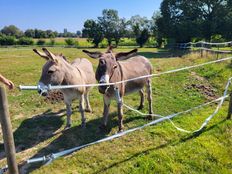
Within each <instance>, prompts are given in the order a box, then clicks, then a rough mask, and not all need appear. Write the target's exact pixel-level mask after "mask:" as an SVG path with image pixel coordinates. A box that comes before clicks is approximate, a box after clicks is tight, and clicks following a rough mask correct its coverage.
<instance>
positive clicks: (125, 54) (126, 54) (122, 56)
mask: <svg viewBox="0 0 232 174" xmlns="http://www.w3.org/2000/svg"><path fill="white" fill-rule="evenodd" d="M137 51H138V49H137V48H136V49H134V50H132V51H129V52H121V53H117V54H115V58H116V60H126V59H128V58H130V57H132V56H135V55H136V54H137Z"/></svg>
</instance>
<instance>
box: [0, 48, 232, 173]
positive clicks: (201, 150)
mask: <svg viewBox="0 0 232 174" xmlns="http://www.w3.org/2000/svg"><path fill="white" fill-rule="evenodd" d="M49 49H50V50H51V51H52V52H54V53H61V52H62V53H63V54H64V55H65V56H67V58H68V59H69V60H73V59H74V58H76V57H87V56H86V55H85V54H84V53H82V51H81V50H80V49H74V48H49ZM94 50H95V49H94ZM97 50H98V51H104V50H105V49H97ZM128 50H129V49H117V50H116V51H117V52H119V51H128ZM157 51H158V52H157ZM139 54H141V55H144V56H146V57H147V58H149V60H150V61H151V62H152V64H153V67H154V73H156V72H162V71H166V70H170V69H175V68H180V67H184V66H189V65H193V64H198V63H203V62H207V61H210V60H214V59H216V55H211V54H206V53H204V56H203V58H201V57H200V55H199V54H187V53H186V52H168V51H167V50H157V49H154V48H143V49H139ZM89 60H90V61H91V62H92V63H93V65H94V69H96V66H97V63H98V62H97V60H94V59H90V58H89ZM44 63H45V61H44V60H43V59H41V58H40V57H38V56H37V55H35V54H34V53H33V51H32V50H31V49H29V50H28V49H13V48H12V49H4V48H2V49H0V64H1V69H0V73H1V74H4V75H5V76H6V77H8V78H9V79H11V80H12V81H13V82H14V83H15V85H16V86H18V85H20V84H21V85H35V84H36V83H37V82H38V79H39V77H40V73H41V68H42V65H43V64H44ZM231 75H232V73H231V62H230V61H225V62H223V63H217V64H213V65H208V66H205V67H201V68H197V69H192V70H189V71H182V72H178V73H174V74H169V75H163V76H160V77H155V78H153V87H152V88H153V109H154V111H155V113H156V114H161V115H167V114H172V113H175V112H179V111H183V110H187V109H189V108H192V107H194V106H197V105H199V104H201V103H204V102H207V101H209V100H210V98H209V96H207V95H206V93H205V92H206V91H204V90H205V89H204V88H203V89H198V88H194V87H193V84H201V85H204V86H209V87H210V89H212V90H213V91H214V92H213V93H214V97H215V98H216V97H219V96H221V95H222V93H223V90H224V87H225V84H226V82H227V80H228V78H229V77H230V76H231ZM8 99H9V109H10V115H11V120H12V125H13V129H14V137H15V142H16V149H17V159H18V162H23V161H24V160H26V159H28V158H31V157H40V156H42V155H47V154H49V153H52V152H58V151H61V150H64V149H68V148H72V147H74V146H78V145H82V144H86V143H89V142H92V141H95V140H98V139H101V138H103V137H106V136H109V135H113V134H115V133H116V132H117V114H116V110H117V109H116V103H115V102H113V103H112V106H111V114H110V120H109V124H108V127H107V128H108V129H107V131H106V132H104V133H99V132H98V126H99V124H100V122H101V115H102V109H103V102H102V96H101V95H100V94H99V93H98V91H97V89H96V88H94V89H93V91H92V92H91V94H90V101H91V105H92V108H93V110H94V113H92V114H89V113H87V114H86V117H87V128H86V129H82V128H81V127H80V123H81V118H80V114H79V113H78V112H77V102H74V104H73V107H74V111H75V112H74V114H73V116H72V119H73V125H72V128H71V129H69V130H67V131H65V132H63V133H61V132H60V131H61V130H62V129H63V128H64V126H65V122H66V117H65V112H64V111H63V110H64V109H65V106H64V104H63V103H56V104H50V103H46V102H45V101H44V99H43V98H42V97H39V96H38V94H37V92H36V91H18V90H17V89H14V90H13V91H8ZM124 101H125V103H126V104H128V105H130V106H133V107H134V108H136V107H137V106H138V104H139V95H129V96H126V97H125V98H124ZM215 108H216V105H215V104H212V105H210V106H207V107H204V108H202V109H199V110H196V111H194V112H192V113H190V114H185V115H182V116H179V117H176V118H174V119H173V120H174V122H175V124H176V125H178V126H180V127H182V128H184V129H188V130H196V129H198V128H199V126H200V125H201V123H202V122H203V121H204V120H205V119H206V118H207V116H209V115H210V114H211V113H212V112H213V111H214V109H215ZM227 108H228V101H226V102H225V103H224V105H223V107H222V109H221V110H220V112H219V113H218V114H217V115H216V116H215V118H214V119H213V120H212V121H211V122H210V123H209V125H208V127H207V129H206V130H205V131H204V132H203V133H202V134H200V135H198V136H197V135H196V136H192V135H191V134H186V133H182V132H179V131H177V130H176V129H175V128H174V127H173V126H172V125H171V124H170V123H169V122H168V121H165V122H162V123H159V124H157V125H155V126H151V127H147V128H145V129H143V130H141V131H137V132H134V133H131V134H128V135H126V136H124V137H121V138H119V139H115V140H113V141H110V142H104V143H101V144H98V145H94V146H90V147H88V148H85V149H82V150H80V151H78V152H75V153H73V154H71V155H69V156H66V157H62V158H60V159H57V160H55V161H54V162H53V163H52V164H50V165H48V166H42V165H41V164H36V165H30V166H28V165H26V166H24V170H25V171H26V172H32V173H37V174H45V173H57V174H61V173H231V172H232V150H231V146H232V120H226V116H227ZM59 111H60V112H61V115H60V114H59V116H58V115H57V114H56V113H57V112H59ZM142 112H144V113H146V112H147V102H146V105H145V108H144V109H143V110H142ZM147 122H148V121H147V120H145V119H144V118H143V117H141V116H140V115H138V114H136V113H134V112H132V111H128V110H126V109H124V126H125V129H126V130H127V129H130V128H133V127H137V126H140V125H143V124H145V123H147ZM1 139H2V137H1ZM0 152H1V153H0V159H1V160H0V165H1V166H3V165H4V164H5V163H6V160H5V159H3V158H2V156H3V145H2V144H1V147H0Z"/></svg>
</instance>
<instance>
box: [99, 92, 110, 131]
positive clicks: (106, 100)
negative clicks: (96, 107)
mask: <svg viewBox="0 0 232 174" xmlns="http://www.w3.org/2000/svg"><path fill="white" fill-rule="evenodd" d="M103 100H104V110H103V119H102V125H101V126H100V129H105V128H106V125H107V122H108V117H109V110H110V102H111V99H110V98H109V97H107V96H105V95H104V96H103Z"/></svg>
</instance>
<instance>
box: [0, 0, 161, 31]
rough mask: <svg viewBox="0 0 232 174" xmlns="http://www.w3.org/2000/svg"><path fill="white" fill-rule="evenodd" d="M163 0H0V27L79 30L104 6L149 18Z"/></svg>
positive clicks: (120, 14)
mask: <svg viewBox="0 0 232 174" xmlns="http://www.w3.org/2000/svg"><path fill="white" fill-rule="evenodd" d="M161 1H162V0H88V1H87V0H0V29H2V28H3V27H4V26H6V25H11V24H14V25H16V26H17V27H19V28H20V29H22V30H25V29H28V28H38V29H44V30H45V29H52V30H56V31H59V32H62V31H63V29H64V28H67V29H68V31H72V32H76V31H77V30H81V29H82V27H83V23H84V21H85V20H87V19H96V18H97V17H98V16H101V13H102V10H103V9H115V10H118V12H119V16H120V17H125V18H127V19H129V18H130V17H131V16H133V15H137V14H139V15H140V16H146V17H148V18H150V17H151V16H152V14H153V12H154V11H157V10H159V7H160V3H161Z"/></svg>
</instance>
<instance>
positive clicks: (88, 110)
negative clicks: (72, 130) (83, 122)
mask: <svg viewBox="0 0 232 174" xmlns="http://www.w3.org/2000/svg"><path fill="white" fill-rule="evenodd" d="M85 112H89V113H92V112H93V111H92V109H85Z"/></svg>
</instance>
